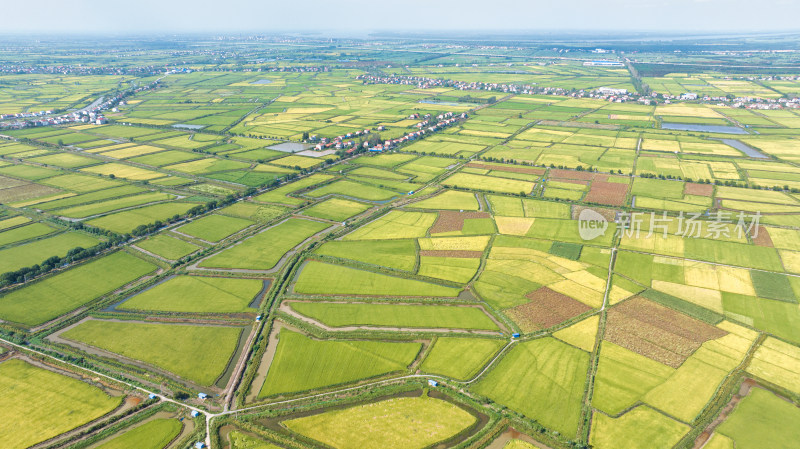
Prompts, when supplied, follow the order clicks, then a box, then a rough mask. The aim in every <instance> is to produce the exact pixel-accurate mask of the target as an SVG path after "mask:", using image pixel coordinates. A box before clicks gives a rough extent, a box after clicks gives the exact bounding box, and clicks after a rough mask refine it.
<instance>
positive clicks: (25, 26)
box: [2, 0, 800, 36]
mask: <svg viewBox="0 0 800 449" xmlns="http://www.w3.org/2000/svg"><path fill="white" fill-rule="evenodd" d="M3 15H4V19H5V20H4V23H3V30H2V34H3V35H54V34H58V35H67V34H68V35H87V36H97V35H108V34H113V35H131V34H142V33H166V34H187V33H188V34H195V33H201V34H226V33H245V34H258V33H287V32H298V33H304V32H319V33H321V34H325V35H347V36H352V35H361V36H368V35H369V34H371V33H372V34H374V33H390V32H391V33H395V32H402V33H420V32H423V33H433V32H459V31H461V32H463V31H464V30H468V31H473V32H479V33H480V32H497V31H502V30H516V31H514V32H520V31H522V32H531V33H551V32H558V33H565V32H566V33H570V32H582V33H585V32H591V33H605V32H613V33H643V32H649V33H656V34H658V33H670V34H672V33H676V34H677V33H692V34H703V35H706V34H711V33H722V34H731V33H736V34H753V33H755V34H760V33H765V32H769V33H782V32H793V31H798V30H799V28H798V25H797V23H796V17H798V16H800V2H796V1H793V0H762V1H761V2H759V3H758V5H753V3H752V2H751V1H749V0H674V1H665V0H636V1H633V0H605V1H596V0H564V1H561V2H557V3H554V2H549V1H541V0H539V1H536V0H534V1H529V2H520V1H517V0H495V1H493V2H491V4H487V3H485V2H477V1H474V0H461V1H458V2H455V1H449V2H448V1H439V2H427V1H420V0H407V1H406V2H403V3H401V4H399V3H398V4H395V3H381V2H374V1H368V0H339V1H337V2H325V1H319V0H295V1H293V2H271V1H266V2H256V1H252V0H228V1H226V2H224V3H219V2H216V1H212V0H195V1H191V2H190V1H187V0H166V1H165V0H140V1H139V2H137V3H136V6H135V7H130V6H127V5H126V6H116V5H114V4H110V3H106V4H102V3H98V2H96V1H89V0H73V1H70V2H63V1H61V0H40V1H39V2H37V3H36V7H35V9H34V8H31V7H30V6H28V5H26V4H20V3H17V2H14V3H12V4H9V5H6V6H4V9H3Z"/></svg>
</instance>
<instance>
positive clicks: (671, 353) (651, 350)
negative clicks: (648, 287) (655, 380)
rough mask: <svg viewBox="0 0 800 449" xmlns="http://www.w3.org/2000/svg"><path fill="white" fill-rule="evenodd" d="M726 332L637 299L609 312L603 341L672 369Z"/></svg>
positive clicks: (623, 303)
mask: <svg viewBox="0 0 800 449" xmlns="http://www.w3.org/2000/svg"><path fill="white" fill-rule="evenodd" d="M725 335H727V332H726V331H724V330H722V329H720V328H718V327H714V326H712V325H710V324H706V323H704V322H702V321H700V320H697V319H694V318H692V317H690V316H688V315H684V314H682V313H680V312H677V311H675V310H672V309H670V308H667V307H664V306H662V305H660V304H656V303H654V302H652V301H648V300H647V299H644V298H642V297H640V296H637V297H634V298H633V299H630V300H628V301H625V302H622V303H620V304H619V305H618V306H615V307H613V308H612V309H611V310H609V312H608V321H607V323H606V334H605V339H606V340H608V341H610V342H612V343H614V344H617V345H619V346H622V347H623V348H626V349H629V350H631V351H633V352H635V353H637V354H640V355H643V356H645V357H648V358H650V359H653V360H655V361H657V362H661V363H663V364H665V365H668V366H671V367H673V368H678V367H679V366H681V364H683V362H684V361H686V359H687V358H689V356H690V355H692V353H694V351H696V350H697V348H699V347H700V345H702V344H703V343H704V342H706V341H708V340H713V339H715V338H720V337H723V336H725Z"/></svg>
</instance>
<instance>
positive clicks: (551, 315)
mask: <svg viewBox="0 0 800 449" xmlns="http://www.w3.org/2000/svg"><path fill="white" fill-rule="evenodd" d="M526 297H527V298H528V299H530V300H531V302H529V303H526V304H522V305H520V306H516V307H513V308H511V309H508V310H506V311H505V312H506V314H507V315H508V316H509V317H510V318H511V319H512V320H514V322H515V323H517V325H518V326H519V327H520V329H521V330H522V331H523V332H532V331H536V330H540V329H547V328H549V327H553V326H555V325H557V324H560V323H563V322H564V321H567V320H569V319H570V318H573V317H576V316H578V315H580V314H582V313H584V312H588V311H589V310H592V308H591V307H589V306H587V305H586V304H584V303H582V302H580V301H578V300H575V299H572V298H570V297H569V296H566V295H563V294H561V293H558V292H556V291H553V290H550V289H549V288H547V287H541V288H539V289H537V290H535V291H533V292H531V293H528V294H527V295H526Z"/></svg>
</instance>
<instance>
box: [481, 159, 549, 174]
mask: <svg viewBox="0 0 800 449" xmlns="http://www.w3.org/2000/svg"><path fill="white" fill-rule="evenodd" d="M467 167H472V168H482V169H485V170H496V171H505V172H510V173H525V174H527V175H540V176H541V175H543V174H544V169H543V168H533V167H517V166H514V165H498V166H496V165H489V164H481V163H480V162H470V163H469V164H467Z"/></svg>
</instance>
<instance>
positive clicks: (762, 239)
mask: <svg viewBox="0 0 800 449" xmlns="http://www.w3.org/2000/svg"><path fill="white" fill-rule="evenodd" d="M753 234H754V232H752V231H751V234H750V237H752V238H753V243H754V244H756V245H758V246H766V247H769V248H772V247H773V246H774V245H773V244H772V237H770V235H769V231H767V228H765V227H764V226H759V227H758V235H756V236H753Z"/></svg>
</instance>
